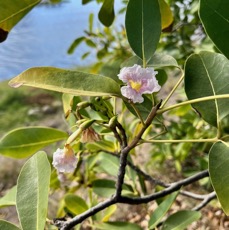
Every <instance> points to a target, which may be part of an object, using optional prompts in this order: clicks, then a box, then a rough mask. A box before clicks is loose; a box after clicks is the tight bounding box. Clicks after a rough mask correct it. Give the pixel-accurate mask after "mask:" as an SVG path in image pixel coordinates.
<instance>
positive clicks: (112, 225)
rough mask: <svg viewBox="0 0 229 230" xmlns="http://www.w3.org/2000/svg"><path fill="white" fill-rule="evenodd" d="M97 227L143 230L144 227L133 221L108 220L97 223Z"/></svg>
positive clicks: (117, 229) (105, 229)
mask: <svg viewBox="0 0 229 230" xmlns="http://www.w3.org/2000/svg"><path fill="white" fill-rule="evenodd" d="M95 227H96V229H98V230H108V229H109V230H122V229H123V230H124V229H125V230H142V228H141V227H140V226H139V225H137V224H133V223H129V222H118V221H117V222H106V223H96V224H95Z"/></svg>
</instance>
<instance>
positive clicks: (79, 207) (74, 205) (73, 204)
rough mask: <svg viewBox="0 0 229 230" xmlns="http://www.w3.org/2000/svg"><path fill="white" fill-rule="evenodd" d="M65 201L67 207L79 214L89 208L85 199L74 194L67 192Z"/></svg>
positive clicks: (73, 212)
mask: <svg viewBox="0 0 229 230" xmlns="http://www.w3.org/2000/svg"><path fill="white" fill-rule="evenodd" d="M64 201H65V206H66V208H67V209H68V210H69V211H70V212H71V213H72V214H74V215H79V214H81V213H83V212H85V211H87V210H88V205H87V203H86V202H85V200H84V199H82V198H81V197H79V196H76V195H74V194H67V195H66V196H65V197H64Z"/></svg>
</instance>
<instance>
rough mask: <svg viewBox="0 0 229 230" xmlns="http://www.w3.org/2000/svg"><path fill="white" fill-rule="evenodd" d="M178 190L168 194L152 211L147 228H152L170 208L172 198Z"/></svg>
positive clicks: (174, 197) (173, 198)
mask: <svg viewBox="0 0 229 230" xmlns="http://www.w3.org/2000/svg"><path fill="white" fill-rule="evenodd" d="M177 194H178V192H175V193H173V194H171V195H169V196H168V197H167V198H166V199H165V200H164V201H163V202H162V203H160V205H159V206H158V207H157V209H156V210H155V211H154V212H153V213H152V215H151V217H150V220H149V229H154V228H155V227H156V226H157V224H159V223H160V221H161V219H162V218H163V217H164V216H165V214H166V213H167V211H168V210H169V209H170V207H171V205H172V204H173V202H174V200H175V199H176V197H177Z"/></svg>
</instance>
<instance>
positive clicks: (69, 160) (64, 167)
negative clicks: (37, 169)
mask: <svg viewBox="0 0 229 230" xmlns="http://www.w3.org/2000/svg"><path fill="white" fill-rule="evenodd" d="M70 151H72V152H70ZM76 164H77V158H76V156H75V154H74V152H73V150H72V149H66V148H64V149H59V148H58V149H57V150H56V152H55V153H54V154H53V162H52V165H53V166H54V167H55V168H56V169H57V171H58V172H65V173H71V172H74V170H75V168H76Z"/></svg>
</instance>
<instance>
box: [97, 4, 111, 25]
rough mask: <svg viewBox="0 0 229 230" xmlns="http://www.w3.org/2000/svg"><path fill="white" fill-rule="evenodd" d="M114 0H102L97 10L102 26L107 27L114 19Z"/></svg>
mask: <svg viewBox="0 0 229 230" xmlns="http://www.w3.org/2000/svg"><path fill="white" fill-rule="evenodd" d="M114 17H115V13H114V0H104V2H103V5H102V7H101V9H100V11H99V20H100V22H102V23H103V25H104V26H107V27H109V26H110V25H111V24H112V23H113V21H114Z"/></svg>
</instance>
